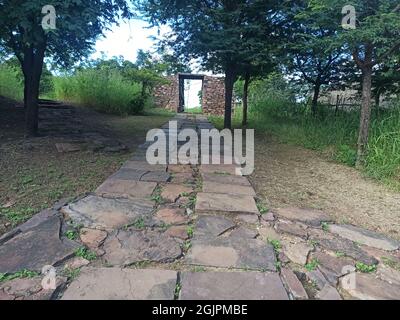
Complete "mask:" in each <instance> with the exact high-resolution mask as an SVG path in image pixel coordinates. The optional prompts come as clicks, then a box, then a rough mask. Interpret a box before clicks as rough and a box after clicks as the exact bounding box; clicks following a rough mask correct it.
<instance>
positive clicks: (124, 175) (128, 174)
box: [109, 168, 149, 181]
mask: <svg viewBox="0 0 400 320" xmlns="http://www.w3.org/2000/svg"><path fill="white" fill-rule="evenodd" d="M147 172H149V171H148V170H143V169H126V168H122V169H119V170H118V171H117V172H116V173H114V174H113V175H112V176H111V177H110V178H109V179H116V180H135V181H140V179H141V178H142V177H143V176H144V175H145V174H146V173H147Z"/></svg>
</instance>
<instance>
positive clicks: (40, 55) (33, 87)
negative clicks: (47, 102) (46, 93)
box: [22, 43, 46, 136]
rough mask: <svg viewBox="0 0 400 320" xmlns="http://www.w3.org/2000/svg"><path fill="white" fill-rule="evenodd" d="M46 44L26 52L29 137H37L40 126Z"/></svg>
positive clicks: (26, 123)
mask: <svg viewBox="0 0 400 320" xmlns="http://www.w3.org/2000/svg"><path fill="white" fill-rule="evenodd" d="M45 50H46V44H45V43H42V44H41V45H40V46H39V47H38V48H36V49H34V48H31V47H30V48H26V49H25V50H24V61H23V66H22V68H23V73H24V107H25V130H26V135H27V136H36V135H37V133H38V125H39V109H38V100H39V88H40V78H41V76H42V69H43V60H44V52H45Z"/></svg>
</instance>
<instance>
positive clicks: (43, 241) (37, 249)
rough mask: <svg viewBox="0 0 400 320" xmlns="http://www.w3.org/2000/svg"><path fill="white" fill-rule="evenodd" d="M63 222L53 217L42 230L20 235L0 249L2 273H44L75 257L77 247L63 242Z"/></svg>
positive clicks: (70, 242) (43, 225)
mask: <svg viewBox="0 0 400 320" xmlns="http://www.w3.org/2000/svg"><path fill="white" fill-rule="evenodd" d="M60 228H61V221H60V218H59V217H58V216H54V217H50V218H49V219H47V220H46V221H44V222H42V223H41V224H39V225H38V226H36V227H34V228H32V229H30V230H28V231H26V232H23V233H20V234H18V235H16V236H15V237H14V238H12V239H10V240H8V241H7V242H5V243H4V244H3V245H1V246H0V257H1V258H0V273H15V272H18V271H21V270H32V271H41V270H42V268H43V266H45V265H56V264H57V263H59V262H61V261H64V260H65V259H67V258H68V257H71V256H73V255H74V252H75V250H76V248H77V247H78V245H77V243H75V242H72V241H69V240H68V239H63V240H61V239H60Z"/></svg>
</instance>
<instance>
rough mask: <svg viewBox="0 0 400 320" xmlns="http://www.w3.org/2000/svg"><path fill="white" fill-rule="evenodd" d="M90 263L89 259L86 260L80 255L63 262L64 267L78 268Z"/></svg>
mask: <svg viewBox="0 0 400 320" xmlns="http://www.w3.org/2000/svg"><path fill="white" fill-rule="evenodd" d="M88 264H90V261H89V260H86V259H84V258H81V257H75V258H73V259H72V260H71V261H69V262H68V263H66V264H65V266H64V268H65V269H78V268H82V267H85V266H87V265H88Z"/></svg>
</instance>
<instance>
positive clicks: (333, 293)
mask: <svg viewBox="0 0 400 320" xmlns="http://www.w3.org/2000/svg"><path fill="white" fill-rule="evenodd" d="M315 297H316V298H317V299H319V300H329V301H334V300H342V297H341V296H340V294H339V292H338V291H337V290H336V288H334V287H332V286H331V285H329V284H327V285H325V286H324V287H323V288H322V290H321V291H319V292H318V293H317V295H316V296H315Z"/></svg>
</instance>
